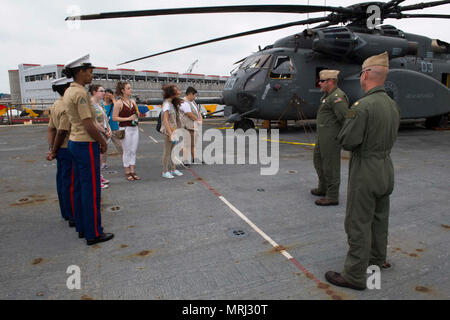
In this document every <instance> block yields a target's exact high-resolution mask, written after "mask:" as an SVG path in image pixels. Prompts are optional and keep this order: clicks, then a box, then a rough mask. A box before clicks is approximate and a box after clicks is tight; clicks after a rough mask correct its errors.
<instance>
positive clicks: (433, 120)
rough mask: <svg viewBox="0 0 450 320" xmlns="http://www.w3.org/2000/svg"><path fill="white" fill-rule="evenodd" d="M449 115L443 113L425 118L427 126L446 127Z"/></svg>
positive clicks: (432, 127)
mask: <svg viewBox="0 0 450 320" xmlns="http://www.w3.org/2000/svg"><path fill="white" fill-rule="evenodd" d="M448 120H449V115H448V114H442V115H440V116H435V117H430V118H427V119H426V120H425V128H427V129H434V128H440V129H442V128H446V127H447V125H448Z"/></svg>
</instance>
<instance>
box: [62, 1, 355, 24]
mask: <svg viewBox="0 0 450 320" xmlns="http://www.w3.org/2000/svg"><path fill="white" fill-rule="evenodd" d="M322 11H330V12H336V13H347V14H349V13H352V12H353V10H352V9H349V8H343V7H331V6H309V5H248V6H220V7H219V6H216V7H192V8H174V9H155V10H138V11H121V12H105V13H98V14H88V15H80V16H71V17H67V18H66V21H68V20H100V19H115V18H132V17H148V16H166V15H181V14H198V13H236V12H241V13H242V12H249V13H253V12H259V13H261V12H272V13H312V12H322Z"/></svg>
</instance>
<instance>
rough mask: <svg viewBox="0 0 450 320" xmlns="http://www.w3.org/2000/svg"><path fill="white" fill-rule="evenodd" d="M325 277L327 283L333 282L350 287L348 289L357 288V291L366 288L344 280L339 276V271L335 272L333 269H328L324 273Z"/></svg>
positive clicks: (336, 284) (339, 285)
mask: <svg viewBox="0 0 450 320" xmlns="http://www.w3.org/2000/svg"><path fill="white" fill-rule="evenodd" d="M325 278H326V279H327V281H328V282H329V283H331V284H334V285H335V286H338V287H344V288H350V289H354V290H359V291H362V290H365V289H366V287H358V286H355V285H353V284H351V283H350V282H348V281H347V280H345V279H344V277H343V276H341V274H340V273H337V272H334V271H328V272H327V273H326V274H325Z"/></svg>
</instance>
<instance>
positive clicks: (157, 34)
mask: <svg viewBox="0 0 450 320" xmlns="http://www.w3.org/2000/svg"><path fill="white" fill-rule="evenodd" d="M386 1H387V0H386ZM358 2H361V1H353V0H350V1H342V0H341V1H338V0H327V1H326V4H327V5H330V6H346V5H351V4H354V3H358ZM418 2H424V1H423V0H407V1H405V2H404V3H403V4H402V5H410V4H415V3H418ZM425 2H428V1H425ZM324 3H325V1H324V0H310V1H309V4H314V5H323V4H324ZM244 4H308V0H282V1H274V0H241V1H237V0H234V1H225V0H190V1H187V0H152V1H143V0H128V1H126V2H125V1H114V0H96V1H92V0H60V1H54V0H37V1H36V0H35V1H31V0H2V13H3V14H2V17H1V19H0V41H1V47H0V48H1V52H0V55H1V59H0V92H4V93H9V91H10V90H9V79H8V70H9V69H17V65H18V64H20V63H36V64H42V65H46V64H55V63H58V64H65V63H66V62H67V61H69V60H72V59H74V58H76V57H79V56H82V55H84V54H86V53H90V54H91V60H92V62H93V63H94V64H95V65H98V66H103V67H109V68H116V67H117V64H118V63H121V62H124V61H126V60H131V59H133V58H138V57H141V56H146V55H149V54H152V53H156V52H159V51H164V50H167V49H171V48H176V47H179V46H182V45H186V44H189V43H193V42H199V41H203V40H207V39H211V38H217V37H220V36H224V35H227V34H232V33H238V32H242V31H247V30H252V29H257V28H262V27H267V26H272V25H277V24H282V23H286V22H292V21H296V20H303V19H306V18H307V15H306V14H282V13H262V14H257V13H255V14H246V13H232V14H208V15H205V14H197V15H183V16H165V17H141V18H129V19H114V20H99V21H84V22H81V27H80V28H79V29H76V28H75V29H74V28H73V27H70V26H68V25H67V23H66V22H65V21H64V19H65V17H66V16H68V15H71V14H70V13H71V12H72V13H73V12H74V11H73V10H74V8H79V10H81V13H82V14H90V13H99V12H111V11H129V10H144V9H158V8H175V7H196V6H218V5H244ZM421 12H423V13H440V14H450V4H448V5H444V6H440V7H436V8H429V9H425V10H422V11H421ZM410 13H418V12H413V11H410ZM316 16H323V13H316V14H310V17H316ZM385 24H393V25H395V26H396V27H397V28H399V29H401V30H403V31H405V32H410V33H418V34H423V35H425V36H428V37H430V38H438V39H441V40H443V41H446V42H450V33H449V30H450V20H444V19H404V20H395V19H388V20H386V21H385ZM303 29H305V27H303V26H299V27H291V28H287V29H283V30H279V31H273V32H268V33H263V34H260V35H252V36H248V37H244V38H238V39H232V40H227V41H224V42H220V43H213V44H209V45H206V46H201V47H196V48H191V49H187V50H183V51H179V52H175V53H170V54H167V55H163V56H159V57H155V58H152V59H148V60H143V61H139V62H136V63H131V64H128V65H125V66H123V68H132V69H136V70H158V71H160V72H165V71H173V72H180V73H184V72H186V70H187V69H188V67H189V66H190V65H191V63H192V62H194V61H195V60H197V59H198V60H199V63H198V65H197V66H196V68H195V69H194V72H195V73H204V74H214V75H229V72H230V70H231V69H232V68H233V63H234V62H236V61H238V60H240V59H242V58H244V57H245V56H247V55H248V54H249V53H251V52H254V51H256V50H257V48H258V45H261V47H264V46H266V45H269V44H272V43H273V42H274V41H276V40H277V39H279V38H281V37H285V36H287V35H290V34H294V33H296V32H298V31H302V30H303Z"/></svg>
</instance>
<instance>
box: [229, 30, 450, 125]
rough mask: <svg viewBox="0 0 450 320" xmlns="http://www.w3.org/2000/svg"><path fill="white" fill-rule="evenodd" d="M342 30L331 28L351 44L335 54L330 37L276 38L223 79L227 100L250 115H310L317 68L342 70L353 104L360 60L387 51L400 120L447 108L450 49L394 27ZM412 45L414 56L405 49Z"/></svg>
mask: <svg viewBox="0 0 450 320" xmlns="http://www.w3.org/2000/svg"><path fill="white" fill-rule="evenodd" d="M344 29H346V28H340V29H338V28H334V30H338V31H340V32H343V31H345V33H346V35H345V37H343V38H350V40H349V44H348V46H350V43H351V46H352V47H351V48H345V50H348V51H347V52H346V53H345V56H343V54H341V56H339V47H338V49H333V47H332V46H331V47H330V46H328V47H327V45H329V43H330V42H329V41H328V40H327V41H328V43H325V45H322V44H321V43H320V41H318V40H317V38H314V36H309V37H306V36H304V35H303V34H297V35H293V36H290V37H286V38H283V39H280V40H278V41H277V42H276V43H275V44H274V45H273V46H271V47H270V48H268V49H264V50H261V51H259V52H257V53H254V54H252V55H250V56H249V57H247V58H246V59H245V61H244V62H243V63H242V64H241V65H240V67H239V69H237V71H235V72H233V73H232V75H231V77H230V79H229V80H228V82H227V83H226V85H225V88H224V91H223V97H224V102H225V104H226V105H227V106H228V108H230V107H231V108H232V111H231V110H230V111H231V112H232V113H238V114H245V116H247V117H250V118H258V119H265V120H299V119H314V118H315V117H316V115H317V110H318V106H319V104H320V98H321V96H322V95H323V93H322V92H321V91H320V87H319V86H318V75H319V72H320V71H321V70H323V69H336V70H340V71H341V73H340V76H339V83H338V85H339V87H340V88H341V89H342V90H344V91H345V92H346V94H347V95H348V97H349V100H350V102H351V103H353V102H355V101H357V100H358V99H360V98H361V97H362V96H363V95H364V92H363V91H362V89H361V85H360V78H359V73H360V71H361V64H362V62H363V60H364V59H365V58H366V57H368V56H370V55H373V54H378V53H381V52H384V51H388V52H389V53H390V57H392V58H391V60H390V71H389V75H388V79H387V81H386V84H385V86H386V90H387V92H388V94H389V95H390V96H391V97H392V98H393V99H394V100H396V101H397V103H398V105H399V107H400V112H401V117H402V118H403V119H406V118H426V117H432V116H436V115H441V114H446V113H449V112H450V90H449V88H448V85H449V81H450V54H449V53H448V52H441V53H439V52H436V51H437V50H436V49H435V48H434V49H433V47H432V39H430V38H427V37H423V36H419V35H414V34H404V33H402V32H401V31H399V30H397V29H395V30H396V31H397V32H398V34H397V35H396V37H390V36H386V35H379V34H365V33H358V32H352V31H351V30H350V29H347V30H344ZM325 30H328V29H325ZM390 31H391V30H390ZM325 37H327V35H326V34H325ZM319 40H320V39H319ZM333 40H334V39H333ZM331 44H332V45H334V44H336V42H332V43H331ZM337 44H338V45H341V46H342V44H339V43H337ZM444 44H445V43H444ZM313 48H314V50H313ZM441 49H442V50H444V48H441ZM327 50H328V51H327ZM334 50H335V51H334ZM350 50H351V51H350ZM411 50H414V52H415V55H414V56H413V55H410V54H408V53H410V51H411ZM442 50H441V51H442ZM446 50H448V48H447V49H446ZM335 52H336V53H337V54H334V53H335ZM330 53H331V54H330Z"/></svg>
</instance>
